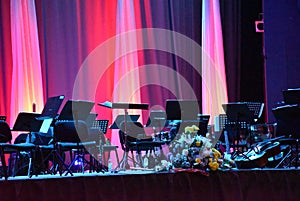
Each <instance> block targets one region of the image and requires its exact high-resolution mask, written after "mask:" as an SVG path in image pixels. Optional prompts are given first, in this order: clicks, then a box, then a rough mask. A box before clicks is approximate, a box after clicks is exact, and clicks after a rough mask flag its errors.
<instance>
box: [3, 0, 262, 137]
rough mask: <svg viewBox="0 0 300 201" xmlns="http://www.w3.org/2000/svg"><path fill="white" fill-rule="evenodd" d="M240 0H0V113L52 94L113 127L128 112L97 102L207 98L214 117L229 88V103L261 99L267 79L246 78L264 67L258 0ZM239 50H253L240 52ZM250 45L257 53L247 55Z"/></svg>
mask: <svg viewBox="0 0 300 201" xmlns="http://www.w3.org/2000/svg"><path fill="white" fill-rule="evenodd" d="M242 2H243V3H240V4H238V5H237V4H233V3H230V2H229V3H225V2H223V1H221V2H220V5H219V1H210V0H205V1H198V0H179V1H168V0H162V1H156V0H144V1H142V0H127V1H123V0H115V1H110V0H105V1H98V0H91V1H84V0H81V1H80V0H79V1H72V0H66V1H60V0H37V1H34V0H27V1H22V2H20V1H18V0H4V1H1V2H0V4H1V7H0V8H1V13H0V14H1V15H0V18H1V19H0V20H1V24H0V26H1V29H0V40H1V46H0V54H1V56H0V59H1V60H0V61H1V62H0V70H1V75H0V76H1V82H0V83H1V86H0V89H1V90H0V100H1V104H0V114H1V115H6V116H8V120H9V123H10V125H11V126H13V124H14V122H15V118H16V114H17V113H18V112H20V111H32V104H33V103H35V104H36V109H37V112H41V109H42V108H43V106H44V103H45V101H46V100H47V98H48V97H51V96H56V95H65V96H66V100H68V99H83V100H90V101H93V102H95V103H96V105H95V107H94V108H93V111H94V112H97V113H98V114H99V116H98V119H109V120H110V123H112V121H113V120H114V118H115V116H116V115H117V114H119V113H121V112H124V111H118V110H113V111H112V110H111V109H108V108H103V107H101V106H98V105H97V103H100V102H104V101H107V100H108V101H113V102H143V103H149V105H150V109H164V107H165V102H166V100H167V99H173V98H178V99H198V100H200V102H201V105H202V100H205V101H203V108H201V107H200V108H199V110H200V112H204V113H206V112H207V113H210V114H212V115H216V114H219V113H223V111H222V109H221V108H220V106H221V104H222V103H226V102H227V94H230V96H229V101H245V100H247V101H256V100H261V97H263V95H261V94H263V93H261V92H262V91H263V88H264V86H261V82H262V80H263V78H261V77H254V76H248V75H249V73H250V74H251V72H253V69H255V75H256V73H257V74H258V73H259V72H263V69H260V68H258V67H257V66H258V65H256V64H257V63H259V62H260V61H257V63H255V59H254V58H256V57H260V56H261V55H260V52H259V50H258V52H256V50H257V47H256V46H253V44H259V43H257V41H255V40H254V39H255V38H256V37H257V35H255V34H256V33H255V31H253V30H254V29H253V28H252V27H253V26H252V25H253V24H254V20H255V18H256V16H258V14H259V11H258V10H259V9H260V8H261V1H259V0H257V1H248V0H247V1H242ZM244 2H246V3H244ZM249 5H251V6H250V7H249ZM246 8H247V9H248V10H249V9H250V11H251V12H245V11H246V10H247V9H246ZM220 11H221V14H222V15H221V16H220ZM234 13H239V14H241V13H242V15H238V16H239V18H235V15H234ZM245 13H246V14H245ZM246 15H247V16H246ZM21 19H23V20H21ZM241 19H242V22H243V23H246V25H247V26H245V25H244V24H241V21H240V20H241ZM220 20H222V23H221V22H220ZM224 25H225V26H224ZM229 25H231V26H229ZM250 25H251V26H250ZM249 30H250V31H249ZM223 32H224V33H225V35H224V37H222V33H223ZM245 33H246V34H245ZM247 33H251V34H252V35H250V37H248V36H249V35H247ZM203 34H205V35H203ZM232 34H234V35H232ZM240 35H241V38H239V39H241V40H239V41H238V42H239V43H234V42H235V39H237V37H235V36H240ZM246 38H247V39H246ZM223 41H224V44H225V48H223V47H222V45H223ZM258 41H259V40H258ZM204 42H205V44H204ZM233 44H236V46H231V45H233ZM248 45H249V46H248ZM259 45H261V44H259ZM235 47H243V48H245V47H247V51H246V50H244V51H242V54H240V52H239V51H237V49H236V48H235ZM223 49H225V50H226V51H225V52H224V53H223ZM245 49H246V48H245ZM248 49H250V50H251V49H252V50H253V51H254V53H253V52H252V54H251V55H245V54H247V53H249V51H250V50H248ZM258 49H259V48H258ZM202 50H204V51H202ZM250 53H251V52H250ZM223 56H224V57H225V59H223ZM236 59H239V60H240V61H241V62H240V63H238V65H235V64H236V63H234V62H235V61H236ZM224 60H225V62H224ZM247 61H250V62H247ZM203 63H204V64H205V65H202V64H203ZM248 63H249V64H248ZM243 64H248V65H243ZM245 66H246V67H245ZM225 67H226V70H224V68H225ZM225 73H227V75H226V74H225ZM252 74H253V73H252ZM252 74H251V75H252ZM204 75H205V76H204ZM236 75H237V77H238V78H240V79H238V81H237V80H236V79H235V76H236ZM260 75H261V74H260ZM225 76H226V77H227V79H226V77H225ZM245 78H247V79H245ZM249 83H253V87H249ZM245 86H246V87H245ZM243 87H244V88H243ZM227 88H228V91H230V93H227V91H226V89H227ZM245 88H246V90H244V89H245ZM262 99H263V98H262ZM262 101H263V100H262ZM215 103H217V105H215ZM12 104H13V105H12ZM149 111H150V110H149ZM149 111H144V112H143V118H141V119H140V120H141V121H143V122H145V121H146V120H147V118H148V113H149ZM130 112H132V113H140V112H141V111H130ZM107 136H108V137H111V133H108V135H107Z"/></svg>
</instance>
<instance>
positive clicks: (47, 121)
mask: <svg viewBox="0 0 300 201" xmlns="http://www.w3.org/2000/svg"><path fill="white" fill-rule="evenodd" d="M52 120H53V119H44V120H43V123H42V126H41V128H40V132H41V133H48V130H49V128H50V126H51V123H52Z"/></svg>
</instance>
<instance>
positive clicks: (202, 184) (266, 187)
mask: <svg viewBox="0 0 300 201" xmlns="http://www.w3.org/2000/svg"><path fill="white" fill-rule="evenodd" d="M299 186H300V171H299V170H298V169H253V170H228V171H216V172H211V173H209V175H204V174H202V173H199V172H188V171H182V172H177V173H170V172H153V171H140V170H128V171H120V172H118V173H84V174H82V173H75V174H74V176H70V175H67V176H59V175H38V176H33V177H32V178H28V177H27V176H17V177H10V178H9V179H8V180H4V179H1V180H0V200H1V201H3V200H24V201H25V200H26V201H27V200H55V201H57V200H64V201H65V200H68V201H70V200H80V201H82V200H109V201H112V200H116V201H135V200H138V201H141V200H143V201H147V200H149V201H153V200H164V201H166V200H170V201H171V200H172V201H174V200H179V201H186V200H189V201H190V200H197V201H198V200H208V201H209V200H214V201H218V200H222V201H223V200H224V201H226V200H234V201H237V200H241V201H247V200H251V201H253V200H268V201H274V200H278V201H282V200H285V201H287V200H300V191H299V189H298V188H299Z"/></svg>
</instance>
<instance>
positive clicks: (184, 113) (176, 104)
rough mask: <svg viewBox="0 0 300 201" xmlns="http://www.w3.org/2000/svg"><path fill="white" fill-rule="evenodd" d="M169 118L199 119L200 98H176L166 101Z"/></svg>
mask: <svg viewBox="0 0 300 201" xmlns="http://www.w3.org/2000/svg"><path fill="white" fill-rule="evenodd" d="M166 113H167V120H182V121H184V120H188V121H190V120H197V116H198V114H199V113H200V102H199V101H198V100H176V99H168V100H167V101H166Z"/></svg>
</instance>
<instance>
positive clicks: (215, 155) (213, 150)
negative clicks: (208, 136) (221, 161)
mask: <svg viewBox="0 0 300 201" xmlns="http://www.w3.org/2000/svg"><path fill="white" fill-rule="evenodd" d="M211 151H212V152H213V155H214V158H216V159H218V158H221V157H222V155H221V153H220V152H219V151H218V150H217V149H215V148H212V149H211Z"/></svg>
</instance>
